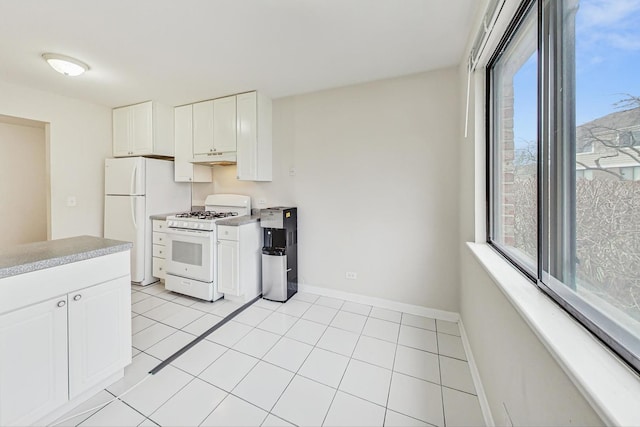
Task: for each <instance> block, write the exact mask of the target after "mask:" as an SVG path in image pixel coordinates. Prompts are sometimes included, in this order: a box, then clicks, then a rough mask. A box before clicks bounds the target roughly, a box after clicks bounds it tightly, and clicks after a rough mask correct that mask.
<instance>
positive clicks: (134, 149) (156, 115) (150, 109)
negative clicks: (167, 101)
mask: <svg viewBox="0 0 640 427" xmlns="http://www.w3.org/2000/svg"><path fill="white" fill-rule="evenodd" d="M173 155H174V149H173V112H172V110H171V108H170V107H167V106H164V105H161V104H158V103H156V102H152V101H147V102H143V103H140V104H135V105H129V106H126V107H119V108H114V109H113V156H114V157H127V156H163V157H173Z"/></svg>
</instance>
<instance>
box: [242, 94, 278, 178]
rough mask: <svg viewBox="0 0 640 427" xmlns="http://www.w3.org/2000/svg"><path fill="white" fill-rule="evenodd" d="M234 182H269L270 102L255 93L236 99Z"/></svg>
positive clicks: (270, 161)
mask: <svg viewBox="0 0 640 427" xmlns="http://www.w3.org/2000/svg"><path fill="white" fill-rule="evenodd" d="M236 98H237V125H238V128H237V129H238V133H237V146H238V154H237V158H238V160H237V162H238V179H239V180H242V181H271V180H272V154H271V153H272V141H271V122H272V117H271V116H272V113H271V111H272V107H271V99H269V98H268V97H266V96H264V95H261V94H259V93H257V92H249V93H243V94H241V95H237V97H236Z"/></svg>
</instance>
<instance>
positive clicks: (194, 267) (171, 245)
mask: <svg viewBox="0 0 640 427" xmlns="http://www.w3.org/2000/svg"><path fill="white" fill-rule="evenodd" d="M213 241H214V233H213V232H212V231H199V230H185V229H178V228H167V245H166V251H167V258H166V260H165V270H166V272H167V273H169V274H173V275H175V276H180V277H186V278H189V279H195V280H200V281H202V282H213V265H214V259H215V258H214V257H215V254H214V250H215V245H214V244H213Z"/></svg>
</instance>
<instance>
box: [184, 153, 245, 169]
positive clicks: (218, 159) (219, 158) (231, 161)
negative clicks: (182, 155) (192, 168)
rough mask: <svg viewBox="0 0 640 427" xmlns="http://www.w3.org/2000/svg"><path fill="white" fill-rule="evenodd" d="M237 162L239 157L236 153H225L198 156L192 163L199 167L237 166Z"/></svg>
mask: <svg viewBox="0 0 640 427" xmlns="http://www.w3.org/2000/svg"><path fill="white" fill-rule="evenodd" d="M236 162H237V155H236V152H235V151H228V152H224V153H207V154H198V155H195V156H194V157H193V159H192V160H191V163H194V164H198V165H222V166H228V165H235V164H236Z"/></svg>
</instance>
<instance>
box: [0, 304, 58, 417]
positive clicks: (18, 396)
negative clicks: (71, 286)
mask: <svg viewBox="0 0 640 427" xmlns="http://www.w3.org/2000/svg"><path fill="white" fill-rule="evenodd" d="M67 362H68V358H67V296H66V295H64V296H62V297H57V298H53V299H50V300H47V301H44V302H41V303H39V304H35V305H32V306H29V307H26V308H23V309H20V310H16V311H13V312H11V313H8V314H4V315H2V316H0V425H1V426H8V425H27V424H31V423H33V422H34V421H36V420H38V419H40V418H42V417H44V416H45V415H47V414H48V413H49V412H51V411H53V410H54V409H56V408H58V407H59V406H61V405H62V404H64V403H65V402H66V401H67V400H68V398H69V396H68V382H67Z"/></svg>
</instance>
